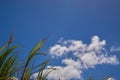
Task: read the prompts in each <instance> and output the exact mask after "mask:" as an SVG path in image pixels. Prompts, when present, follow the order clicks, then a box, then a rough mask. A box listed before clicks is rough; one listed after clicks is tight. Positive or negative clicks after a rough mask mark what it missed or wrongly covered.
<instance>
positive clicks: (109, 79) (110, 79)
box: [107, 77, 115, 80]
mask: <svg viewBox="0 0 120 80" xmlns="http://www.w3.org/2000/svg"><path fill="white" fill-rule="evenodd" d="M107 80H115V79H114V78H112V77H110V78H108V79H107Z"/></svg>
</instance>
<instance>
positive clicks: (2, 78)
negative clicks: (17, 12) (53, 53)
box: [0, 33, 55, 80]
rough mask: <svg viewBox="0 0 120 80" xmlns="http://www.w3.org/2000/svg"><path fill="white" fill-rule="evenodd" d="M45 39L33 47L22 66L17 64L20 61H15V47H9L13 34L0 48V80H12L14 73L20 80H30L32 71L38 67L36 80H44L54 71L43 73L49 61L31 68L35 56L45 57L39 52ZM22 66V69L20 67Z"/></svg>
mask: <svg viewBox="0 0 120 80" xmlns="http://www.w3.org/2000/svg"><path fill="white" fill-rule="evenodd" d="M45 40H46V39H42V40H41V41H40V42H39V43H38V44H37V45H36V47H34V48H33V49H32V50H31V51H30V53H29V55H28V57H27V60H26V62H25V63H24V64H18V63H20V61H18V60H17V57H16V54H17V53H15V52H14V50H15V49H16V48H18V47H17V46H15V45H14V46H11V45H10V44H11V42H12V41H13V33H12V34H11V36H10V39H9V40H8V41H7V42H6V43H5V44H4V45H3V46H2V47H1V48H0V80H13V79H12V78H14V77H15V74H16V73H19V72H20V73H19V75H20V77H18V76H17V77H18V78H19V79H20V80H31V79H30V77H31V75H32V74H34V73H36V72H35V71H34V69H35V68H38V67H39V71H38V77H37V79H36V80H46V78H47V76H48V75H49V73H50V72H51V71H53V70H55V69H52V68H51V69H50V70H49V72H47V73H43V72H44V70H45V69H47V68H46V65H47V64H48V62H49V60H50V59H48V60H46V61H44V62H42V63H41V64H39V65H37V66H31V65H30V64H31V60H32V59H34V57H35V56H38V55H44V56H45V55H46V54H45V53H43V52H39V50H40V49H41V47H42V45H43V43H44V41H45ZM20 65H22V67H21V66H20Z"/></svg>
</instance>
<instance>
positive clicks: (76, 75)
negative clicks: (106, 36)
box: [48, 36, 119, 80]
mask: <svg viewBox="0 0 120 80" xmlns="http://www.w3.org/2000/svg"><path fill="white" fill-rule="evenodd" d="M105 45H106V41H105V40H100V38H99V37H98V36H93V37H92V39H91V43H90V44H84V43H83V41H81V40H63V39H60V41H59V43H57V44H56V45H54V46H52V47H51V48H50V54H51V56H53V57H54V58H56V57H63V55H70V56H69V58H67V57H65V58H64V57H63V59H62V60H61V63H62V64H63V65H64V66H49V67H55V68H58V70H56V71H53V72H51V74H50V75H49V76H48V79H52V80H58V79H59V78H60V79H61V80H70V79H77V80H78V79H80V80H82V73H83V70H84V69H88V68H94V67H95V66H96V65H98V64H111V65H115V64H119V61H118V59H117V57H116V56H115V55H108V54H107V53H106V49H105Z"/></svg>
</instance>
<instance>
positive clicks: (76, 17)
mask: <svg viewBox="0 0 120 80" xmlns="http://www.w3.org/2000/svg"><path fill="white" fill-rule="evenodd" d="M11 32H14V34H15V38H14V43H15V44H19V45H20V46H21V49H20V50H21V51H20V52H22V54H23V56H22V57H25V56H26V55H25V53H28V51H29V50H30V49H31V48H32V47H33V46H34V45H35V44H37V43H38V41H39V40H40V39H42V38H44V37H46V36H49V37H48V40H47V41H46V42H45V45H44V47H43V50H49V48H50V47H51V46H53V45H55V44H57V41H58V40H59V39H60V38H61V37H63V38H64V39H65V40H82V41H83V42H84V43H86V44H89V43H90V41H91V37H93V36H94V35H97V36H99V37H100V39H101V40H106V46H105V48H106V50H107V51H108V53H110V54H112V55H116V56H117V58H118V60H119V61H120V50H118V51H115V52H110V48H111V47H112V46H114V47H116V48H117V47H120V0H0V45H2V43H4V42H5V41H6V40H8V38H9V36H10V34H11ZM37 63H39V61H38V60H37ZM56 63H57V62H56ZM51 64H53V65H56V64H55V63H51ZM57 65H61V64H57ZM90 75H92V76H94V77H95V78H100V77H106V76H109V75H112V76H113V77H114V78H115V79H116V80H120V76H119V75H120V65H105V64H102V65H97V66H96V67H95V68H90V69H87V70H84V73H83V77H84V79H86V77H88V76H90Z"/></svg>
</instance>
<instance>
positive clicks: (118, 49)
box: [110, 46, 120, 52]
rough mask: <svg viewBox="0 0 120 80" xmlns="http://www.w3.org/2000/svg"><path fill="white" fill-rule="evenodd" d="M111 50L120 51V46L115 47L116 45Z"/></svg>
mask: <svg viewBox="0 0 120 80" xmlns="http://www.w3.org/2000/svg"><path fill="white" fill-rule="evenodd" d="M110 51H111V52H115V51H116V52H118V51H120V47H115V46H112V47H111V49H110Z"/></svg>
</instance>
